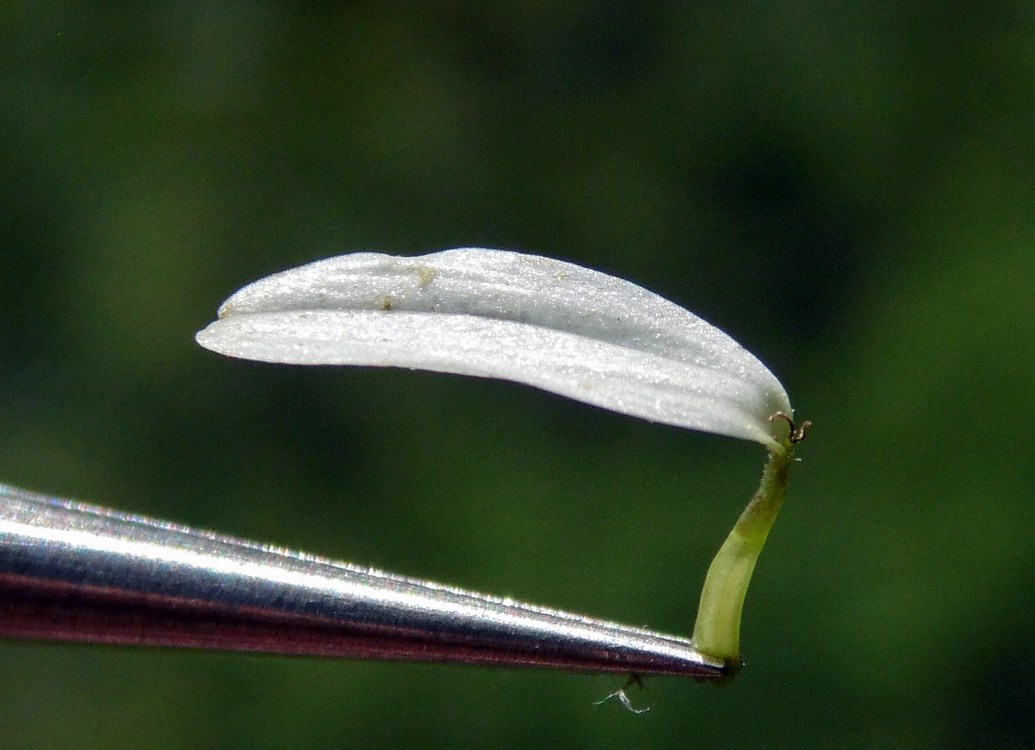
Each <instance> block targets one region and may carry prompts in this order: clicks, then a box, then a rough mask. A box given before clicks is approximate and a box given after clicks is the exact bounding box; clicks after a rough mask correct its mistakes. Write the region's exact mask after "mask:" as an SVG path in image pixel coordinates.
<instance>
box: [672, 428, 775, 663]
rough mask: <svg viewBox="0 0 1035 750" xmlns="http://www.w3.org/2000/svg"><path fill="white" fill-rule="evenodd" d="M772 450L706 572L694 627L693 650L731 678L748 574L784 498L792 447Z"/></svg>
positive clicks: (737, 654)
mask: <svg viewBox="0 0 1035 750" xmlns="http://www.w3.org/2000/svg"><path fill="white" fill-rule="evenodd" d="M781 447H782V450H780V449H771V450H770V452H769V460H768V461H767V462H766V465H765V468H764V469H763V471H762V481H761V482H760V483H759V485H758V489H757V490H756V491H755V494H754V495H753V496H752V497H751V501H750V502H749V503H748V505H747V508H745V509H744V512H743V513H741V515H740V518H739V519H738V520H737V523H736V525H735V526H734V527H733V530H732V531H730V533H729V536H728V537H726V541H725V542H723V545H722V547H720V548H719V551H718V553H716V555H715V559H713V560H712V564H711V566H710V567H709V568H708V575H707V576H705V579H704V587H703V588H702V589H701V603H700V606H699V608H698V610H697V622H696V623H695V624H694V636H693V641H694V646H695V647H696V648H697V650H698V651H700V652H701V653H703V654H706V655H708V656H711V657H714V658H717V659H722V661H723V662H725V663H726V665H727V667H728V669H729V672H730V674H731V675H733V674H735V673H736V672H737V671H739V669H740V665H741V661H740V616H741V612H742V611H743V609H744V596H745V595H746V594H747V589H748V584H749V583H750V582H751V573H752V572H753V571H754V569H755V562H756V561H757V560H758V555H759V553H760V552H761V551H762V547H763V546H764V545H765V540H766V537H767V536H769V529H771V528H772V526H773V521H775V520H776V515H777V513H779V511H780V506H781V505H782V504H783V498H784V495H786V494H787V475H788V470H789V469H790V465H791V461H792V460H793V455H794V447H793V445H791V444H790V443H787V444H785V445H783V446H781Z"/></svg>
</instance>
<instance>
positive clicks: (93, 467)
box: [0, 1, 1035, 750]
mask: <svg viewBox="0 0 1035 750" xmlns="http://www.w3.org/2000/svg"><path fill="white" fill-rule="evenodd" d="M1033 126H1035V11H1033V6H1032V5H1031V4H1030V3H1023V2H989V3H982V4H970V5H961V6H952V5H948V4H943V3H933V2H913V3H897V2H868V3H836V2H835V3H788V4H777V3H722V4H708V3H702V4H696V3H646V2H627V3H540V2H504V3H477V2H466V1H459V2H457V1H454V2H448V3H414V4H406V3H392V2H381V3H342V4H335V3H323V4H302V3H298V4H291V3H282V2H254V3H230V2H213V3H204V4H196V3H186V2H175V1H173V2H169V1H167V2H162V3H155V2H143V3H123V4H120V3H113V4H109V5H105V6H103V9H102V8H101V7H100V6H98V5H96V4H80V3H72V2H55V1H49V2H46V1H45V2H31V3H29V2H17V1H16V2H8V3H4V4H3V5H2V6H0V243H2V248H0V280H2V282H3V290H4V291H3V294H2V295H0V351H2V352H3V361H2V364H0V480H2V481H5V482H8V483H11V484H15V485H19V486H23V487H27V488H31V489H37V490H42V491H46V492H50V493H54V494H57V495H64V496H75V497H80V498H84V499H90V500H94V501H97V502H101V503H104V504H107V505H112V506H115V507H118V508H121V509H124V510H131V511H137V512H141V513H147V514H150V515H154V516H158V517H161V518H169V519H173V520H177V521H181V522H185V523H190V524H194V525H198V526H202V527H208V528H216V529H219V530H221V531H225V532H228V533H234V534H238V535H242V536H245V537H249V538H254V539H258V540H262V541H271V542H277V543H281V544H285V545H290V546H294V547H298V548H302V549H307V550H310V551H313V552H319V553H322V554H325V555H329V556H333V557H337V558H342V559H348V560H351V561H354V562H358V563H364V564H371V565H376V566H378V567H382V568H386V569H389V570H393V571H396V572H400V573H406V574H411V575H417V576H421V577H426V578H432V579H437V580H442V581H446V582H450V583H454V584H458V585H463V586H467V587H470V588H475V589H481V590H488V591H491V592H494V593H499V594H509V595H513V596H516V597H519V598H523V599H529V600H532V601H536V602H540V603H543V604H549V605H552V606H557V607H562V608H566V609H573V610H576V611H584V612H587V613H590V614H593V615H596V616H601V617H607V618H611V619H617V620H621V621H627V622H631V623H635V624H646V625H648V626H650V627H653V628H658V629H661V630H668V631H672V632H681V633H686V632H688V631H689V628H690V625H691V623H692V620H693V615H694V610H695V606H696V601H695V600H696V596H697V592H698V590H699V586H700V583H701V580H702V577H703V575H704V571H705V569H706V567H707V563H708V561H709V559H710V557H711V555H712V553H713V552H714V550H715V549H716V548H717V546H718V544H719V543H720V542H721V540H722V538H723V536H724V534H725V533H726V531H727V529H728V527H729V526H730V524H731V523H732V521H733V519H734V518H735V517H736V515H737V513H739V511H740V508H741V507H742V505H743V503H744V502H745V501H746V499H747V497H748V495H749V494H750V492H751V491H752V489H753V486H754V484H755V482H756V481H757V476H758V473H759V471H760V468H761V464H762V460H763V453H762V451H761V450H760V449H759V448H758V447H757V446H751V445H747V444H742V443H740V442H737V441H732V440H726V439H722V438H716V437H708V436H701V435H696V434H690V433H686V432H682V431H679V430H675V429H670V428H667V427H661V426H657V425H650V424H646V423H643V424H641V423H639V422H637V421H635V420H632V419H628V418H624V417H619V416H616V415H612V414H608V413H603V412H600V411H596V410H593V409H591V408H589V407H586V406H583V405H579V404H573V403H567V402H565V401H563V400H561V399H558V398H554V397H551V396H549V395H545V394H541V393H539V392H536V391H532V390H530V389H526V388H521V387H518V386H513V385H508V384H503V383H494V382H481V381H473V380H464V379H459V378H450V377H444V376H435V375H428V374H420V373H409V372H396V371H373V370H338V371H323V370H312V369H291V368H281V367H275V366H267V365H257V364H251V363H243V362H236V361H231V360H227V359H223V358H220V357H217V356H215V355H213V354H210V353H208V352H205V351H203V350H201V349H200V348H199V347H197V346H196V345H195V344H194V343H193V340H192V336H193V333H194V332H195V331H196V330H197V329H198V328H200V327H202V326H203V325H204V324H206V323H207V322H208V321H209V320H210V319H211V318H212V317H213V315H214V311H215V308H216V306H217V305H218V303H219V302H220V301H222V300H223V299H224V298H225V297H226V296H227V295H228V294H229V293H230V292H232V291H233V290H235V289H236V288H238V287H239V286H241V285H243V284H244V283H245V282H248V281H251V280H253V279H255V278H257V277H259V276H263V275H265V274H268V273H271V272H273V271H277V270H281V269H284V268H287V267H290V266H292V265H295V264H298V263H301V262H304V261H308V260H313V259H316V258H321V257H326V256H330V255H334V254H338V253H341V252H345V251H348V250H355V249H374V250H384V251H391V252H399V253H418V252H423V251H428V250H433V249H440V248H444V247H454V246H463V245H481V246H499V247H509V248H517V249H523V250H528V251H534V252H539V253H542V254H547V255H553V256H557V257H561V258H566V259H570V260H574V261H576V262H579V263H582V264H585V265H588V266H591V267H594V268H599V269H601V270H605V271H608V272H611V273H615V274H617V275H620V276H623V277H626V278H630V279H633V280H636V281H638V282H640V283H642V284H643V285H645V286H647V287H649V288H652V289H654V290H656V291H659V292H661V293H662V294H664V295H666V296H668V297H670V298H672V299H675V300H677V301H679V302H680V303H682V304H684V305H686V306H687V307H689V308H690V309H692V310H694V311H695V312H698V313H700V314H701V315H703V316H704V317H705V318H706V319H708V320H711V321H712V322H714V323H716V324H717V325H719V326H720V327H723V328H724V329H726V330H728V331H729V332H731V333H732V334H733V335H734V336H735V337H736V338H737V339H738V340H740V341H741V342H742V343H744V344H745V345H746V346H747V347H748V348H749V349H750V350H752V351H754V352H755V353H757V354H758V355H759V356H760V357H761V358H762V359H763V360H764V361H766V362H767V363H768V364H769V365H770V366H771V367H772V369H773V370H774V371H775V372H776V373H778V375H779V376H780V378H781V379H782V380H783V382H784V384H785V385H786V386H787V388H788V391H789V392H790V393H791V395H792V397H793V399H794V403H795V405H796V407H797V409H798V413H799V415H800V416H802V417H808V418H811V419H812V420H814V422H815V429H814V433H813V435H812V436H811V439H810V440H809V442H808V443H807V444H806V445H805V446H803V447H802V449H801V455H802V457H803V462H802V464H801V465H800V466H799V467H798V470H797V472H796V474H795V476H794V477H792V485H791V492H790V495H789V498H788V502H787V505H786V507H785V509H784V511H783V515H782V517H781V519H780V521H779V522H778V524H777V526H776V528H775V530H774V533H773V535H772V537H771V540H770V545H769V548H768V549H767V550H766V552H765V554H764V556H763V559H762V561H761V563H760V565H759V570H758V573H757V575H756V579H755V583H754V586H753V590H752V592H751V594H750V595H749V597H748V604H747V610H746V613H745V626H744V645H745V651H746V658H747V662H748V663H747V667H746V669H745V670H744V672H743V673H742V675H741V676H740V678H738V680H737V682H736V683H735V684H734V685H732V686H731V687H730V688H728V689H722V690H719V689H714V688H711V687H708V686H701V685H695V684H693V683H691V682H687V681H681V680H674V679H657V680H653V681H649V682H648V684H647V691H646V693H642V694H634V699H635V700H636V702H638V703H646V704H649V705H651V706H652V707H653V710H652V711H651V713H649V714H647V715H646V716H641V717H634V716H632V715H630V714H627V713H625V712H623V711H621V710H620V709H619V708H618V707H617V706H615V705H605V706H593V705H592V703H593V701H594V700H597V699H598V698H600V697H602V696H603V695H605V694H606V693H608V692H610V691H611V690H613V689H614V688H615V687H616V686H617V685H618V682H617V681H616V680H614V679H613V678H604V677H585V676H575V675H558V674H538V673H533V672H521V671H493V670H466V669H459V668H451V667H438V666H414V665H398V664H394V665H382V664H354V663H340V662H333V661H319V660H302V659H284V658H272V657H270V658H255V657H242V656H224V655H213V654H197V653H171V652H158V651H132V650H117V649H112V650H109V649H98V648H88V647H66V646H41V645H31V644H12V643H8V644H0V746H2V747H5V748H93V747H96V748H111V747H142V746H154V747H163V748H179V747H183V748H254V749H256V750H261V749H264V748H271V749H272V748H292V749H295V750H298V749H301V748H318V747H348V748H390V747H427V748H434V747H490V746H508V747H552V746H556V747H594V748H601V747H615V748H634V747H664V746H676V745H682V744H692V745H693V746H700V747H759V746H766V747H774V746H776V747H779V746H786V747H841V748H850V747H867V748H868V747H876V746H879V747H886V748H895V747H945V748H952V747H960V748H971V747H977V746H982V747H991V746H994V747H1016V748H1019V747H1030V746H1031V745H1032V744H1033V743H1035V712H1033V711H1032V710H1031V709H1032V704H1031V699H1032V695H1033V694H1035V646H1033V645H1032V640H1031V630H1032V625H1033V620H1032V611H1033V610H1032V602H1033V601H1035V575H1033V571H1035V543H1033V541H1032V539H1033V534H1032V531H1033V525H1035V524H1033V521H1035V518H1033V507H1032V506H1033V503H1032V501H1033V498H1035V461H1033V457H1035V451H1033V443H1035V441H1033V439H1032V425H1033V424H1035V389H1033V380H1035V377H1033V376H1035V333H1033V325H1032V324H1033V321H1035V219H1033V217H1035V181H1033V180H1032V174H1033V170H1035V130H1033Z"/></svg>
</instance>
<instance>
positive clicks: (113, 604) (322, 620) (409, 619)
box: [0, 485, 730, 679]
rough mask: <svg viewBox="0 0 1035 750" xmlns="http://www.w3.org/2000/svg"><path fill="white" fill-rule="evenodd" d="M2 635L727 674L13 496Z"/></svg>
mask: <svg viewBox="0 0 1035 750" xmlns="http://www.w3.org/2000/svg"><path fill="white" fill-rule="evenodd" d="M0 638H8V639H29V640H44V641H64V642H74V643H100V644H120V645H130V646H172V647H187V648H201V649H211V650H217V651H250V652H262V653H273V654H295V655H311V656H325V657H342V658H347V659H374V660H399V661H419V662H451V663H460V664H475V665H490V666H519V667H534V668H541V669H558V670H565V671H575V672H595V673H626V674H630V675H634V676H638V675H647V674H669V675H688V676H691V677H694V678H698V679H713V678H715V679H717V678H722V677H724V676H726V675H727V674H728V673H729V671H730V669H729V665H726V664H723V662H722V661H720V660H716V659H713V658H711V657H708V656H706V655H704V654H701V653H699V652H698V651H697V650H696V649H694V647H693V644H692V643H691V642H690V640H688V639H685V638H679V637H676V636H671V635H664V634H661V633H655V632H652V631H649V630H644V629H641V628H634V627H628V626H625V625H619V624H616V623H612V622H607V621H604V620H598V619H593V618H589V617H585V616H583V615H579V614H573V613H569V612H563V611H558V610H552V609H546V608H543V607H537V606H533V605H529V604H523V603H521V602H516V601H512V600H510V599H505V598H498V597H493V596H486V595H483V594H477V593H473V592H469V591H464V590H461V589H456V588H452V587H449V586H443V585H439V584H435V583H430V582H427V581H420V580H416V579H412V578H406V577H402V576H396V575H392V574H389V573H384V572H381V571H377V570H372V569H367V568H362V567H359V566H356V565H351V564H348V563H342V562H335V561H332V560H328V559H324V558H321V557H316V556H313V555H308V554H303V553H300V552H293V551H290V550H286V549H281V548H278V547H273V546H268V545H261V544H255V543H252V542H246V541H243V540H240V539H235V538H233V537H229V536H224V535H221V534H215V533H212V532H208V531H200V530H197V529H192V528H188V527H185V526H180V525H177V524H173V523H167V522H164V521H157V520H153V519H150V518H145V517H142V516H137V515H132V514H128V513H121V512H118V511H115V510H110V509H106V508H101V507H97V506H93V505H89V504H86V503H80V502H77V501H73V500H65V499H60V498H53V497H48V496H45V495H39V494H35V493H31V492H26V491H24V490H20V489H17V488H14V487H9V486H5V485H0Z"/></svg>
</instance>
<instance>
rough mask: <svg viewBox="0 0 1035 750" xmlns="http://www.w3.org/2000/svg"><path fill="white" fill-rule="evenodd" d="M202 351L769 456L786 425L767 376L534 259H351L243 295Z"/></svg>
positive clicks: (674, 323)
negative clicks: (495, 388) (546, 408)
mask: <svg viewBox="0 0 1035 750" xmlns="http://www.w3.org/2000/svg"><path fill="white" fill-rule="evenodd" d="M219 316H220V319H219V320H217V321H216V322H214V323H212V324H211V325H209V326H208V327H207V328H205V329H204V330H203V331H201V332H200V333H198V335H197V340H198V343H200V344H201V345H202V346H204V347H206V348H208V349H212V350H213V351H216V352H220V353H222V354H227V355H230V356H234V357H242V358H245V359H256V360H262V361H266V362H283V363H289V364H304V365H317V364H334V365H376V366H389V367H410V368H416V369H422V370H434V371H437V372H450V373H457V374H461V375H473V376H478V377H493V378H503V379H506V380H513V381H517V382H519V383H526V384H528V385H533V386H536V387H539V388H543V389H545V390H548V391H552V392H554V393H559V394H561V395H564V396H569V397H571V398H574V399H577V400H579V401H584V402H586V403H590V404H594V405H596V406H600V407H603V408H605V409H611V410H613V411H617V412H621V413H623V414H629V415H632V416H637V417H642V418H644V419H649V420H652V421H656V422H663V423H666V424H671V425H676V426H679V427H688V428H691V429H696V430H702V431H705V432H714V433H718V434H722V435H729V436H732V437H739V438H745V439H748V440H755V441H757V442H759V443H762V444H763V445H766V446H770V447H773V446H775V445H776V444H777V441H776V440H775V438H774V437H773V428H772V425H771V424H770V421H769V416H770V415H771V414H773V413H774V412H777V411H783V412H785V413H787V414H788V415H790V414H791V407H790V403H789V401H788V398H787V394H786V392H785V391H784V389H783V386H782V385H780V382H779V381H778V380H777V379H776V378H775V377H774V376H773V374H772V373H771V372H769V370H768V369H766V367H765V365H763V364H762V363H761V362H759V361H758V360H757V359H756V358H755V357H754V356H753V355H751V354H750V353H749V352H748V351H747V350H745V349H744V348H743V347H741V346H740V345H739V344H737V342H735V341H734V340H733V339H732V338H730V337H729V336H728V335H727V334H725V333H724V332H722V331H720V330H719V329H718V328H716V327H714V326H712V325H710V324H708V323H706V322H705V321H703V320H701V319H700V318H698V317H697V316H695V315H693V314H692V313H690V312H688V311H687V310H684V309H683V308H681V307H679V306H678V305H675V304H673V303H672V302H669V301H667V300H665V299H663V298H662V297H659V296H658V295H656V294H654V293H652V292H649V291H647V290H646V289H643V288H642V287H640V286H637V285H636V284H633V283H631V282H628V281H624V280H622V279H618V278H615V277H613V276H609V275H607V274H604V273H600V272H598V271H593V270H590V269H587V268H583V267H581V266H577V265H574V264H571V263H565V262H563V261H559V260H554V259H551V258H544V257H541V256H535V255H525V254H522V253H515V252H509V251H504V250H486V249H480V248H462V249H457V250H446V251H443V252H438V253H432V254H430V255H424V256H418V257H397V256H390V255H382V254H379V253H353V254H350V255H342V256H339V257H336V258H329V259H327V260H323V261H317V262H315V263H310V264H308V265H304V266H300V267H298V268H294V269H291V270H288V271H284V272H282V273H278V274H274V275H272V276H269V277H267V278H265V279H262V280H260V281H257V282H255V283H253V284H250V285H248V286H246V287H244V288H243V289H241V290H240V291H239V292H237V293H236V294H234V295H233V296H232V297H230V299H228V300H227V301H226V303H225V304H224V305H223V306H222V308H221V309H220V311H219Z"/></svg>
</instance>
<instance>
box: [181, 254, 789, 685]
mask: <svg viewBox="0 0 1035 750" xmlns="http://www.w3.org/2000/svg"><path fill="white" fill-rule="evenodd" d="M197 340H198V342H199V343H200V344H201V345H202V346H204V347H206V348H208V349H211V350H213V351H216V352H220V353H222V354H226V355H229V356H233V357H241V358H245V359H253V360H261V361H266V362H280V363H288V364H296V365H370V366H386V367H408V368H414V369H422V370H433V371H437V372H448V373H456V374H461V375H472V376H477V377H491V378H502V379H506V380H512V381H517V382H520V383H526V384H529V385H533V386H536V387H539V388H542V389H545V390H548V391H552V392H554V393H558V394H561V395H564V396H568V397H570V398H573V399H577V400H579V401H583V402H586V403H589V404H593V405H595V406H599V407H602V408H605V409H611V410H613V411H616V412H621V413H623V414H629V415H632V416H636V417H641V418H644V419H648V420H651V421H655V422H662V423H666V424H670V425H676V426H679V427H686V428H689V429H694V430H701V431H705V432H712V433H717V434H721V435H728V436H731V437H737V438H743V439H746V440H753V441H756V442H758V443H761V444H762V445H763V446H764V447H765V448H766V450H767V451H768V458H767V461H766V464H765V468H764V470H763V473H762V480H761V483H760V485H759V488H758V490H757V491H756V492H755V494H754V496H753V497H752V498H751V500H750V502H749V503H748V506H747V508H746V509H745V510H744V512H743V513H742V514H741V516H740V518H739V520H738V521H737V523H736V525H735V526H734V527H733V530H732V531H731V532H730V534H729V536H728V537H727V539H726V541H725V542H724V544H723V545H722V547H721V548H720V549H719V552H718V554H717V555H716V556H715V558H714V560H713V562H712V564H711V566H710V568H709V570H708V573H707V576H706V578H705V582H704V587H703V589H702V592H701V599H700V605H699V609H698V616H697V622H696V624H695V627H694V634H693V640H694V644H695V646H696V648H697V649H698V650H700V651H701V652H702V653H704V654H707V655H708V656H711V657H715V658H718V659H722V660H723V661H724V662H725V663H726V664H727V665H729V667H730V671H731V672H734V671H736V669H737V668H738V667H739V664H740V620H741V611H742V609H743V603H744V596H745V594H746V592H747V587H748V583H749V581H750V579H751V574H752V571H753V570H754V566H755V562H756V560H757V559H758V555H759V553H760V552H761V550H762V546H763V544H764V543H765V540H766V537H767V536H768V534H769V529H770V528H771V526H772V524H773V521H774V520H775V518H776V515H777V512H778V511H779V509H780V505H781V503H782V501H783V498H784V495H785V493H786V489H787V476H788V471H789V468H790V466H791V463H792V461H793V458H794V450H795V446H796V444H797V443H798V442H799V441H800V440H801V439H802V438H803V437H804V436H805V432H806V429H807V427H808V425H809V423H808V422H804V423H802V424H800V425H796V424H795V423H794V421H793V412H792V409H791V404H790V401H789V399H788V397H787V393H786V391H785V390H784V388H783V386H782V385H781V384H780V382H779V381H778V380H777V379H776V377H775V376H774V375H773V374H772V373H771V372H770V371H769V370H768V369H767V368H766V367H765V365H763V364H762V363H761V362H760V361H759V360H758V359H756V358H755V357H754V356H753V355H752V354H751V353H749V352H748V351H747V350H745V349H744V348H743V347H741V346H740V345H739V344H738V343H737V342H736V341H734V340H733V339H732V338H731V337H730V336H729V335H727V334H726V333H724V332H723V331H721V330H719V329H718V328H716V327H715V326H712V325H710V324H709V323H707V322H705V321H703V320H701V319H700V318H698V317H697V316H696V315H694V314H692V313H690V312H688V311H687V310H685V309H683V308H681V307H679V306H678V305H676V304H674V303H672V302H669V301H668V300H665V299H663V298H662V297H659V296H658V295H656V294H654V293H652V292H649V291H647V290H646V289H644V288H642V287H640V286H637V285H636V284H633V283H631V282H628V281H625V280H622V279H618V278H615V277H613V276H610V275H607V274H604V273H600V272H598V271H593V270H590V269H587V268H583V267H581V266H578V265H574V264H572V263H567V262H563V261H559V260H554V259H551V258H545V257H541V256H536V255H527V254H523V253H516V252H510V251H504V250H488V249H482V248H461V249H456V250H446V251H442V252H437V253H432V254H429V255H423V256H417V257H398V256H390V255H383V254H379V253H352V254H348V255H342V256H339V257H335V258H329V259H327V260H322V261H317V262H315V263H310V264H308V265H304V266H300V267H298V268H294V269H291V270H288V271H284V272H282V273H277V274H274V275H272V276H269V277H267V278H264V279H261V280H260V281H257V282H255V283H253V284H250V285H248V286H246V287H244V288H243V289H241V290H240V291H238V292H237V293H236V294H234V295H233V296H231V297H230V298H229V299H228V300H227V301H226V302H225V303H224V304H223V306H222V307H221V308H220V310H219V319H218V320H217V321H215V322H214V323H212V324H211V325H209V326H208V327H207V328H205V329H204V330H203V331H201V332H200V333H198V335H197Z"/></svg>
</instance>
